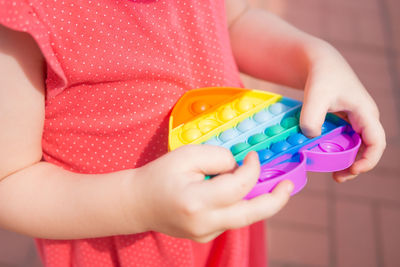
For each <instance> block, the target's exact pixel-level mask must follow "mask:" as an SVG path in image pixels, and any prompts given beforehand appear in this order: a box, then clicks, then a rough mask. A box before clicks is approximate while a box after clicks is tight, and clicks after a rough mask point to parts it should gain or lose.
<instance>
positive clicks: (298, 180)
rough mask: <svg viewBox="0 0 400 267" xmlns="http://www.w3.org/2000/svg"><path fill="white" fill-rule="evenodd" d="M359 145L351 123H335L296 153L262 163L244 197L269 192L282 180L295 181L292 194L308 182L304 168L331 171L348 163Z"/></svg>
mask: <svg viewBox="0 0 400 267" xmlns="http://www.w3.org/2000/svg"><path fill="white" fill-rule="evenodd" d="M360 145H361V138H360V136H359V135H358V134H357V133H355V132H354V131H353V130H352V128H351V127H350V125H345V126H341V127H338V128H336V129H334V130H332V131H331V132H329V133H328V134H326V135H324V136H322V137H321V138H318V139H315V140H314V141H312V142H310V143H309V144H307V145H305V146H303V147H302V148H300V149H299V150H298V152H297V153H293V151H288V152H287V153H285V154H283V155H281V156H279V157H277V158H275V159H274V160H272V161H270V162H268V163H266V164H264V165H262V167H261V174H260V178H259V180H258V183H257V184H256V185H255V187H254V188H253V189H252V190H251V192H250V193H249V194H248V195H247V196H246V197H245V199H251V198H253V197H256V196H258V195H260V194H265V193H268V192H271V191H272V190H273V189H274V187H275V186H276V185H277V184H278V183H279V182H281V181H283V180H290V181H292V182H293V184H294V190H293V192H292V195H294V194H296V193H298V192H299V191H300V190H301V189H302V188H303V187H304V186H305V185H306V183H307V176H306V173H307V171H318V172H332V171H338V170H342V169H346V168H347V167H349V166H350V165H351V164H352V163H353V162H354V159H355V157H356V154H357V151H358V149H359V147H360Z"/></svg>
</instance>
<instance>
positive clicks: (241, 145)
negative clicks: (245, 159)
mask: <svg viewBox="0 0 400 267" xmlns="http://www.w3.org/2000/svg"><path fill="white" fill-rule="evenodd" d="M249 147H250V145H249V144H247V143H238V144H236V145H234V146H233V147H231V151H232V154H233V155H236V154H239V153H240V152H242V151H243V150H246V149H248V148H249Z"/></svg>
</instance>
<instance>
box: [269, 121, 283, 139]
mask: <svg viewBox="0 0 400 267" xmlns="http://www.w3.org/2000/svg"><path fill="white" fill-rule="evenodd" d="M284 130H285V128H283V127H282V126H280V125H279V124H277V125H274V126H271V127H269V128H267V129H266V130H265V133H266V134H267V135H268V136H274V135H277V134H279V133H281V132H283V131H284Z"/></svg>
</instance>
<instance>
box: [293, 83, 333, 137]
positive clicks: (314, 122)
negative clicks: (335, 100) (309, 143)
mask: <svg viewBox="0 0 400 267" xmlns="http://www.w3.org/2000/svg"><path fill="white" fill-rule="evenodd" d="M315 86H316V85H315V84H313V83H312V82H307V84H306V88H305V91H304V100H303V107H302V108H301V114H300V128H301V131H302V132H303V134H304V135H306V136H307V137H310V138H311V137H316V136H319V135H321V127H322V124H323V123H324V121H325V116H326V113H327V112H328V109H329V103H328V102H326V99H327V98H328V97H327V96H324V95H322V94H323V93H326V92H324V91H323V90H313V88H314V87H315Z"/></svg>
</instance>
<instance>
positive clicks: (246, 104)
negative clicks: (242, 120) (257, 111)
mask: <svg viewBox="0 0 400 267" xmlns="http://www.w3.org/2000/svg"><path fill="white" fill-rule="evenodd" d="M253 106H254V104H253V103H252V101H251V100H250V99H247V98H242V99H240V100H239V101H238V103H237V104H236V108H237V109H238V110H239V111H241V112H245V111H248V110H250V109H251V108H252V107H253Z"/></svg>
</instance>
